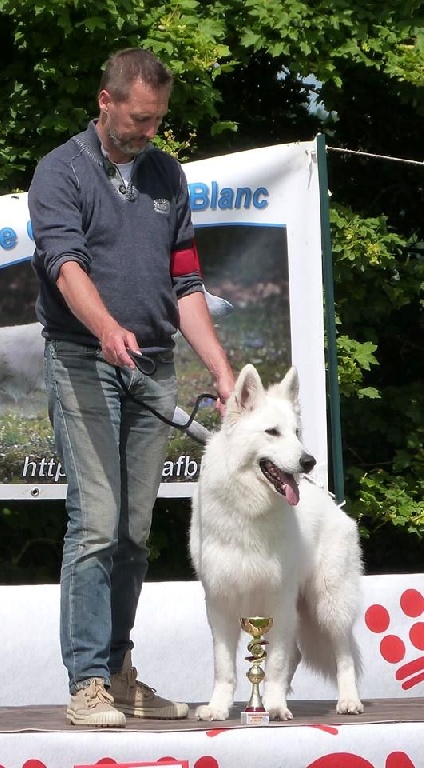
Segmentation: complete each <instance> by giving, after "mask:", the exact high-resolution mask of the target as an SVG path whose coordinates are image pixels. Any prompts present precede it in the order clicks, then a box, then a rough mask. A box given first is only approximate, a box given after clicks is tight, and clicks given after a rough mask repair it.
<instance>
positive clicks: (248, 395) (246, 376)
mask: <svg viewBox="0 0 424 768" xmlns="http://www.w3.org/2000/svg"><path fill="white" fill-rule="evenodd" d="M264 396H265V390H264V388H263V385H262V381H261V377H260V376H259V373H258V372H257V370H256V368H255V367H254V366H253V365H251V364H250V363H248V364H247V365H245V366H244V368H242V370H241V371H240V373H239V375H238V378H237V381H236V383H235V385H234V389H233V391H232V393H231V396H230V397H229V399H228V402H227V404H226V406H225V417H224V418H225V422H226V423H227V424H228V425H232V424H233V423H234V422H235V421H238V419H239V418H240V416H241V415H242V413H243V411H253V409H254V408H256V406H257V405H258V404H259V402H260V400H261V399H262V398H263V397H264Z"/></svg>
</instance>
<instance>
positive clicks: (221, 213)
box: [0, 141, 327, 499]
mask: <svg viewBox="0 0 424 768" xmlns="http://www.w3.org/2000/svg"><path fill="white" fill-rule="evenodd" d="M184 170H185V172H186V175H187V180H188V183H189V190H190V200H191V208H192V212H193V221H194V224H195V227H196V240H197V245H198V249H199V254H200V260H201V264H202V271H203V277H204V281H205V286H206V290H207V292H208V293H207V298H208V303H209V306H210V309H211V312H212V314H213V317H214V321H215V323H216V326H217V331H218V334H219V336H220V338H221V340H222V343H223V345H224V346H225V348H226V350H227V353H228V355H229V358H230V361H231V363H232V366H233V368H234V370H235V372H236V373H238V371H239V370H240V369H241V368H242V366H243V365H244V364H245V363H247V362H251V363H253V364H254V365H255V366H256V367H257V368H258V371H259V373H260V374H261V377H262V380H263V381H264V383H265V384H268V383H271V382H274V381H276V380H278V379H280V378H281V377H282V376H283V375H284V373H285V372H286V370H287V368H288V367H289V366H290V365H291V364H294V365H296V367H297V369H298V371H299V377H300V387H301V393H300V394H301V402H302V426H303V435H304V442H305V445H306V446H307V448H308V450H309V451H310V452H311V453H313V455H314V456H315V458H316V459H317V468H316V472H315V474H316V476H317V479H318V480H319V481H320V482H322V483H324V484H326V482H327V425H326V403H325V400H326V397H325V370H324V322H323V296H322V265H321V225H320V197H319V182H318V162H317V147H316V141H311V142H300V143H296V144H285V145H277V146H272V147H266V148H264V149H254V150H250V151H247V152H240V153H234V154H230V155H224V156H221V157H214V158H211V159H208V160H202V161H197V162H194V163H187V164H186V165H185V166H184ZM32 252H33V241H32V232H31V224H30V220H29V214H28V207H27V195H26V193H20V194H13V195H5V196H3V197H0V267H1V268H0V281H1V283H0V287H1V295H2V305H1V309H0V469H1V478H2V484H0V498H4V499H12V498H22V497H28V498H63V497H64V496H65V494H66V478H65V476H64V473H63V471H62V468H61V466H60V464H59V462H58V460H57V458H56V456H55V454H54V449H53V443H52V436H51V431H50V427H49V424H48V419H47V413H46V405H45V393H44V391H43V377H42V350H43V341H42V339H41V335H40V326H39V325H38V323H36V319H35V315H34V301H35V296H36V291H37V284H36V279H35V276H34V274H33V272H32V269H31V266H30V263H29V260H30V258H31V256H32ZM176 360H177V370H178V376H179V409H180V410H179V413H178V414H177V416H178V417H179V418H180V419H181V420H184V418H185V417H184V412H186V413H189V412H190V411H191V409H192V407H193V404H194V402H195V399H196V397H197V395H199V394H200V393H203V392H208V391H209V392H211V391H213V390H212V389H211V386H212V384H211V380H210V376H209V374H208V373H207V371H206V370H205V369H204V366H202V364H201V363H200V362H199V361H198V359H197V357H196V355H194V353H193V352H192V350H191V349H190V348H189V347H188V345H187V344H186V342H185V341H184V339H182V338H181V337H177V338H176ZM218 423H219V420H218V416H217V414H216V413H215V412H214V410H213V408H212V407H210V406H209V407H204V408H201V409H200V411H199V414H198V416H197V417H196V423H195V424H194V426H193V433H194V435H195V436H196V434H197V436H200V437H201V436H202V433H203V430H204V429H205V428H206V429H211V428H212V429H213V428H215V427H217V425H218ZM201 453H202V447H201V445H200V444H199V443H197V442H196V441H195V440H193V439H192V438H191V437H190V436H187V435H184V434H183V433H181V432H180V431H178V430H172V435H171V438H170V443H169V451H168V456H167V459H166V461H165V464H164V467H163V476H162V480H163V482H162V483H161V487H160V493H159V495H160V496H175V497H178V496H190V495H191V493H192V491H193V488H194V487H195V482H196V480H197V476H198V472H199V468H200V459H201Z"/></svg>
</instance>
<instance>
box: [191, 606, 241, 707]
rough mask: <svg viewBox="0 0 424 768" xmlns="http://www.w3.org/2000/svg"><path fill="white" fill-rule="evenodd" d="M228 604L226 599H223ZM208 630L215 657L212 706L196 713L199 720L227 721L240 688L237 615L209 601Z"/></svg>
mask: <svg viewBox="0 0 424 768" xmlns="http://www.w3.org/2000/svg"><path fill="white" fill-rule="evenodd" d="M221 600H225V598H221ZM206 610H207V615H208V621H209V626H210V628H211V632H212V640H213V654H214V687H213V692H212V696H211V700H210V702H209V704H203V705H201V706H200V707H197V709H196V717H197V718H198V720H226V719H227V718H228V716H229V713H230V707H231V706H232V704H233V701H234V691H235V688H236V684H237V669H236V658H237V645H238V639H239V636H240V624H239V622H238V620H237V615H236V613H234V612H231V611H229V610H228V606H226V608H225V609H223V606H222V602H221V601H220V604H219V605H218V601H216V602H215V601H214V602H213V603H212V602H211V601H210V600H208V599H207V600H206Z"/></svg>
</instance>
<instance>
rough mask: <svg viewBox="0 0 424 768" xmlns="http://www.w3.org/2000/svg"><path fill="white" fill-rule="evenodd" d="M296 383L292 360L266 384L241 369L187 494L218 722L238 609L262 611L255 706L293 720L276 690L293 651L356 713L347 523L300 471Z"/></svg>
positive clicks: (281, 689)
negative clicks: (276, 380)
mask: <svg viewBox="0 0 424 768" xmlns="http://www.w3.org/2000/svg"><path fill="white" fill-rule="evenodd" d="M298 392H299V381H298V375H297V372H296V370H295V368H291V369H290V370H289V372H288V373H287V375H286V376H285V378H284V379H283V380H282V381H281V383H280V384H276V385H273V386H272V387H270V388H269V389H268V390H267V391H266V390H265V389H264V387H263V386H262V382H261V379H260V377H259V374H258V373H257V371H256V369H255V368H254V367H253V366H252V365H246V366H245V367H244V368H243V370H242V371H241V373H240V375H239V377H238V379H237V382H236V385H235V388H234V391H233V393H232V395H231V397H230V398H229V400H228V403H227V406H226V413H225V416H224V419H223V424H222V428H221V429H220V431H219V432H217V433H216V434H215V435H213V437H211V438H210V440H209V442H208V444H207V447H206V449H205V454H204V458H203V463H202V469H201V473H200V480H199V484H198V493H197V495H196V494H195V497H194V498H193V509H192V519H191V527H190V554H191V558H192V561H193V564H194V567H195V569H196V572H197V574H198V577H199V579H200V580H201V582H202V584H203V587H204V590H205V596H206V609H207V616H208V621H209V624H210V628H211V631H212V637H213V646H214V670H215V682H214V689H213V693H212V698H211V700H210V702H209V704H208V705H202V706H200V707H198V709H197V713H196V714H197V717H198V718H199V719H202V720H225V719H226V718H228V716H229V709H230V707H231V705H232V703H233V697H234V690H235V686H236V653H237V645H238V640H239V635H240V618H241V617H242V616H244V617H249V616H271V617H272V618H273V620H274V623H273V627H272V629H271V630H270V632H269V634H267V635H266V638H267V639H268V641H269V646H268V649H269V650H268V658H267V660H266V665H265V684H264V696H263V701H264V706H265V709H266V710H267V711H268V712H269V714H270V717H271V718H273V719H281V720H287V719H290V718H292V713H291V712H290V710H289V708H288V706H287V702H286V696H287V692H288V691H289V689H290V683H291V680H292V677H293V674H294V672H295V670H296V667H297V665H298V663H299V661H300V659H301V658H303V660H304V661H305V663H306V664H308V665H309V666H310V667H312V668H313V669H314V670H316V671H318V672H319V673H320V674H321V675H324V676H327V677H330V678H333V679H334V680H336V681H337V684H338V692H339V699H338V702H337V712H339V713H343V714H347V713H352V714H357V713H360V712H362V711H363V705H362V703H361V701H360V700H359V696H358V691H357V685H356V676H357V670H358V667H359V663H360V662H359V653H358V650H357V648H356V645H355V641H354V639H353V636H352V626H353V623H354V620H355V617H356V615H357V610H358V605H359V601H360V584H361V572H362V565H361V554H360V548H359V542H358V533H357V528H356V524H355V523H354V521H353V520H352V519H351V518H349V517H348V516H347V515H346V514H345V513H344V512H343V511H342V510H341V509H340V508H339V507H338V506H337V504H336V503H335V502H334V501H333V499H332V498H331V497H330V495H329V494H328V493H327V492H326V491H325V490H323V489H322V488H320V487H319V486H317V485H316V484H314V483H313V482H312V481H311V480H309V479H308V478H307V477H306V476H305V474H304V473H308V472H310V471H311V470H312V469H313V466H314V464H315V459H314V458H313V457H312V456H311V455H310V454H309V453H308V452H307V451H306V450H305V448H304V446H303V445H302V443H301V441H300V437H299V435H300V432H299V430H300V408H299V400H298Z"/></svg>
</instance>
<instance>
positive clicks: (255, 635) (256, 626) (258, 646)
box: [240, 616, 273, 725]
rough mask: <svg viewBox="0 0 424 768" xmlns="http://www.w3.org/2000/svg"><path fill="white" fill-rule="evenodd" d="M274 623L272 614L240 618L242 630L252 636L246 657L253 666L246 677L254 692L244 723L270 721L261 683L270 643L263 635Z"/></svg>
mask: <svg viewBox="0 0 424 768" xmlns="http://www.w3.org/2000/svg"><path fill="white" fill-rule="evenodd" d="M272 624H273V620H272V618H271V617H270V616H267V617H266V616H249V617H246V618H241V619H240V626H241V628H242V630H243V631H244V632H247V633H248V634H249V635H251V637H252V640H250V642H249V643H248V646H247V650H248V651H249V653H250V656H246V657H245V658H246V661H250V662H252V665H251V667H250V668H249V670H248V671H247V672H246V677H247V678H248V680H249V682H250V683H252V693H251V696H250V699H249V702H248V704H247V705H246V707H245V708H244V710H243V712H242V713H241V722H242V723H243V725H253V724H254V725H267V724H268V723H269V713H268V712H267V711H266V709H265V707H264V705H263V702H262V697H261V694H260V690H259V685H260V684H261V683H262V681H263V679H264V677H265V672H264V670H263V669H262V667H261V664H262V662H263V661H265V659H266V656H267V653H266V650H265V648H264V646H265V645H268V641H267V640H263V639H262V635H265V634H266V633H267V632H269V630H270V629H271V627H272Z"/></svg>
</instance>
